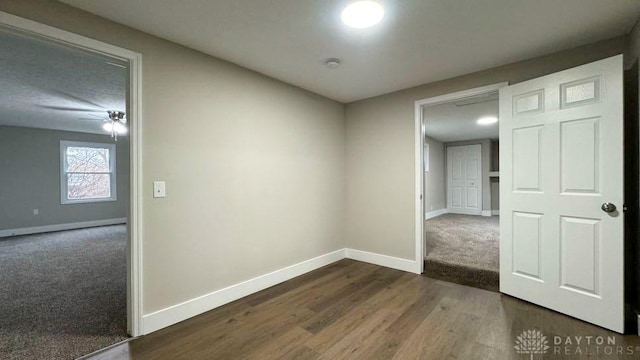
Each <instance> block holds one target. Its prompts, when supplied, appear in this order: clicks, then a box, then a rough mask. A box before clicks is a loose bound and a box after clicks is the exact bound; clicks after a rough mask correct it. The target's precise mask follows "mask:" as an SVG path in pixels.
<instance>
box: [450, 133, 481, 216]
mask: <svg viewBox="0 0 640 360" xmlns="http://www.w3.org/2000/svg"><path fill="white" fill-rule="evenodd" d="M447 211H448V212H449V213H454V214H467V215H480V214H481V213H482V147H481V145H479V144H478V145H463V146H449V147H447Z"/></svg>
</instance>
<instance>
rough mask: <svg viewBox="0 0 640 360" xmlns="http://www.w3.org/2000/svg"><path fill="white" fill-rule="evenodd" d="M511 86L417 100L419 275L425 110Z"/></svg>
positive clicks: (421, 265) (420, 263)
mask: <svg viewBox="0 0 640 360" xmlns="http://www.w3.org/2000/svg"><path fill="white" fill-rule="evenodd" d="M507 85H509V83H508V82H500V83H497V84H492V85H487V86H482V87H477V88H473V89H468V90H463V91H458V92H454V93H449V94H445V95H440V96H434V97H430V98H425V99H421V100H417V101H416V102H415V103H414V104H415V105H414V108H415V176H416V178H415V199H416V200H415V201H416V202H415V216H414V218H415V224H416V232H415V241H416V244H415V245H416V252H415V254H416V264H417V269H418V271H417V272H418V273H422V272H423V271H424V255H423V253H424V196H423V195H425V194H423V189H424V171H423V166H424V136H425V131H424V121H423V118H424V108H426V107H429V106H434V105H438V104H443V103H448V102H451V101H454V100H461V99H464V98H468V97H471V96H478V95H482V94H486V93H490V92H494V91H497V90H499V89H501V88H503V87H505V86H507Z"/></svg>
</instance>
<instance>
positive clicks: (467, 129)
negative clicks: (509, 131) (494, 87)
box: [424, 93, 498, 142]
mask: <svg viewBox="0 0 640 360" xmlns="http://www.w3.org/2000/svg"><path fill="white" fill-rule="evenodd" d="M487 99H491V100H489V101H486V100H487ZM472 101H473V100H469V101H459V102H451V103H446V104H440V105H435V106H430V107H427V108H425V110H424V121H425V124H424V125H425V133H426V134H427V136H429V137H432V138H434V139H436V140H438V141H441V142H450V141H462V140H477V139H497V138H498V123H495V124H491V125H478V124H477V123H476V120H478V119H479V118H481V117H485V116H495V117H498V100H497V93H496V94H493V95H492V96H491V97H487V98H484V99H483V98H477V99H476V101H483V102H478V103H475V104H469V103H470V102H472ZM460 105H462V106H460Z"/></svg>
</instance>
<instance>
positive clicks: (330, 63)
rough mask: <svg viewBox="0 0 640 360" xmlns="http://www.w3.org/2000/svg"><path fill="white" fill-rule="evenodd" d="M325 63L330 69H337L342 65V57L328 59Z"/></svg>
mask: <svg viewBox="0 0 640 360" xmlns="http://www.w3.org/2000/svg"><path fill="white" fill-rule="evenodd" d="M324 65H325V66H326V67H327V68H328V69H336V68H337V67H338V66H340V59H336V58H331V59H327V61H325V63H324Z"/></svg>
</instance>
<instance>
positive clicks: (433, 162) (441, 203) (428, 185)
mask: <svg viewBox="0 0 640 360" xmlns="http://www.w3.org/2000/svg"><path fill="white" fill-rule="evenodd" d="M425 143H426V144H429V171H428V172H426V171H425V173H424V187H425V188H424V196H425V203H424V209H425V212H426V213H428V212H431V211H436V210H441V209H445V208H446V207H447V203H446V193H447V184H446V182H445V176H446V175H445V174H446V173H445V162H444V156H445V155H444V154H445V152H444V145H443V144H442V143H441V142H440V141H438V140H436V139H434V138H431V137H428V136H427V137H425Z"/></svg>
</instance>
